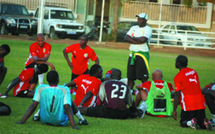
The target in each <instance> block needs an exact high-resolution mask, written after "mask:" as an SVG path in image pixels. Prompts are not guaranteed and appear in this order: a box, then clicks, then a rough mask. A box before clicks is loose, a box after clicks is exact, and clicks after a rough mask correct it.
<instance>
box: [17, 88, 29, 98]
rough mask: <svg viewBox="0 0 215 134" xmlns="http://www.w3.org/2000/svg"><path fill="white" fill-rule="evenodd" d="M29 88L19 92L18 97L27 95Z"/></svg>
mask: <svg viewBox="0 0 215 134" xmlns="http://www.w3.org/2000/svg"><path fill="white" fill-rule="evenodd" d="M28 92H29V90H23V91H21V92H19V93H18V94H17V95H16V97H27V94H28Z"/></svg>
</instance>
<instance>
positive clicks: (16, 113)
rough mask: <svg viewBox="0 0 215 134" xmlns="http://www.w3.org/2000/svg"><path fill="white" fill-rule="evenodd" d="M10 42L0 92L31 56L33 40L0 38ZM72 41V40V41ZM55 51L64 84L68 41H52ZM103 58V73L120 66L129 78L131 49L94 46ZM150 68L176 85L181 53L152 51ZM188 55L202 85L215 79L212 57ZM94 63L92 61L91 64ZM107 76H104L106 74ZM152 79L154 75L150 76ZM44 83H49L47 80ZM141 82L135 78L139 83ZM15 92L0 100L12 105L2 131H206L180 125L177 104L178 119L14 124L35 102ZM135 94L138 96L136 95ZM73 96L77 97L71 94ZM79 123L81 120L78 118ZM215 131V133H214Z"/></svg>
mask: <svg viewBox="0 0 215 134" xmlns="http://www.w3.org/2000/svg"><path fill="white" fill-rule="evenodd" d="M4 43H7V44H9V45H10V47H11V53H10V54H9V55H7V56H6V57H5V66H6V67H7V68H8V72H7V75H6V77H5V79H4V81H3V83H2V85H1V86H0V92H1V93H4V92H5V91H6V87H7V85H8V84H9V83H10V82H11V80H12V79H14V78H15V77H17V76H18V75H19V74H20V73H21V71H22V70H23V69H24V66H25V64H24V63H25V61H26V59H27V57H28V56H29V46H30V44H31V43H33V41H31V42H30V41H14V40H0V44H4ZM71 44H72V42H71ZM51 45H52V51H51V55H50V58H49V60H48V62H51V63H53V64H54V65H55V67H56V70H57V71H58V73H59V75H60V83H59V84H61V85H62V84H64V83H67V82H69V81H70V77H71V70H70V69H69V67H68V65H67V63H66V60H65V59H64V56H63V53H62V51H63V49H64V48H65V47H66V46H68V44H51ZM93 49H94V50H95V52H96V53H97V55H98V56H99V59H100V65H101V66H102V67H103V74H105V73H106V72H107V71H108V70H110V69H111V68H113V67H114V68H118V69H120V70H121V71H122V77H126V68H127V59H128V54H129V50H120V49H117V50H114V49H107V48H100V47H97V48H96V47H93ZM150 56H151V57H150V70H151V72H152V71H153V70H154V69H157V68H159V69H161V70H162V71H163V75H164V77H163V79H164V80H166V81H168V82H171V83H172V84H173V85H174V82H173V79H174V76H175V75H176V74H177V73H178V72H179V70H178V69H176V68H175V58H176V57H177V56H178V54H169V53H157V52H150ZM187 57H188V60H189V62H188V67H191V68H193V69H195V70H196V71H197V73H198V74H199V78H200V84H201V87H204V86H205V85H206V84H208V83H210V82H213V81H214V76H215V70H214V63H215V60H214V58H211V57H196V56H195V57H194V56H189V55H188V56H187ZM92 64H94V62H92V61H91V62H90V65H89V66H91V65H92ZM103 76H104V75H103ZM149 80H151V77H150V78H149ZM44 83H47V82H46V81H44ZM139 83H140V81H136V84H139ZM12 93H13V91H12V90H11V91H10V92H9V97H8V98H6V99H0V101H1V102H3V103H6V104H7V105H9V106H10V107H11V108H12V113H11V115H10V116H2V117H0V133H1V134H9V133H11V134H12V133H20V134H23V133H29V134H31V133H32V134H34V133H35V134H36V133H37V134H38V133H49V134H53V133H62V134H67V133H130V134H132V133H137V134H138V133H146V134H147V133H163V134H168V133H169V134H174V133H196V134H198V133H205V132H206V130H198V131H195V130H192V129H190V128H181V127H180V124H179V116H180V110H181V109H180V106H178V109H177V111H178V120H177V121H175V120H174V119H173V118H172V117H168V118H156V117H150V116H147V115H145V117H144V118H143V119H139V118H135V119H127V120H111V119H102V118H93V117H87V116H85V118H86V119H87V121H88V122H89V125H88V126H79V125H78V126H79V127H80V128H81V130H79V131H78V130H73V129H72V127H71V126H70V124H69V123H68V125H67V126H66V127H55V126H49V125H44V124H42V123H41V122H34V121H33V120H32V117H33V116H31V117H30V118H29V119H28V120H27V121H26V123H25V124H22V125H20V124H15V122H17V121H20V120H21V118H22V117H23V115H24V114H25V112H26V110H27V109H28V107H29V105H30V104H31V103H32V99H29V98H18V97H13V96H12ZM134 97H135V96H134ZM72 98H73V99H74V96H72ZM206 116H207V117H208V118H209V119H210V118H211V115H210V112H209V110H208V108H207V109H206ZM75 122H76V124H77V123H78V119H77V118H76V117H75ZM214 129H215V128H214ZM212 133H214V132H212Z"/></svg>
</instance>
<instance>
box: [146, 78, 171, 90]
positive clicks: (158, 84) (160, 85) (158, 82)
mask: <svg viewBox="0 0 215 134" xmlns="http://www.w3.org/2000/svg"><path fill="white" fill-rule="evenodd" d="M154 82H155V86H156V87H157V88H159V89H161V88H163V86H164V81H163V80H155V81H154ZM167 85H168V87H169V90H170V92H172V91H173V87H172V84H171V83H168V82H167ZM142 86H143V88H145V89H147V90H148V91H150V88H151V81H146V82H144V83H142Z"/></svg>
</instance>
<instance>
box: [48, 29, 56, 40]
mask: <svg viewBox="0 0 215 134" xmlns="http://www.w3.org/2000/svg"><path fill="white" fill-rule="evenodd" d="M54 37H55V30H54V28H53V27H52V28H51V29H50V33H49V38H51V39H53V38H54Z"/></svg>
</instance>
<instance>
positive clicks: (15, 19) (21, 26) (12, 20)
mask: <svg viewBox="0 0 215 134" xmlns="http://www.w3.org/2000/svg"><path fill="white" fill-rule="evenodd" d="M8 33H11V34H12V35H19V34H28V35H33V34H36V33H37V20H36V19H33V15H30V14H29V13H28V10H27V9H26V7H25V6H23V5H18V4H13V3H0V34H3V35H7V34H8Z"/></svg>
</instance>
